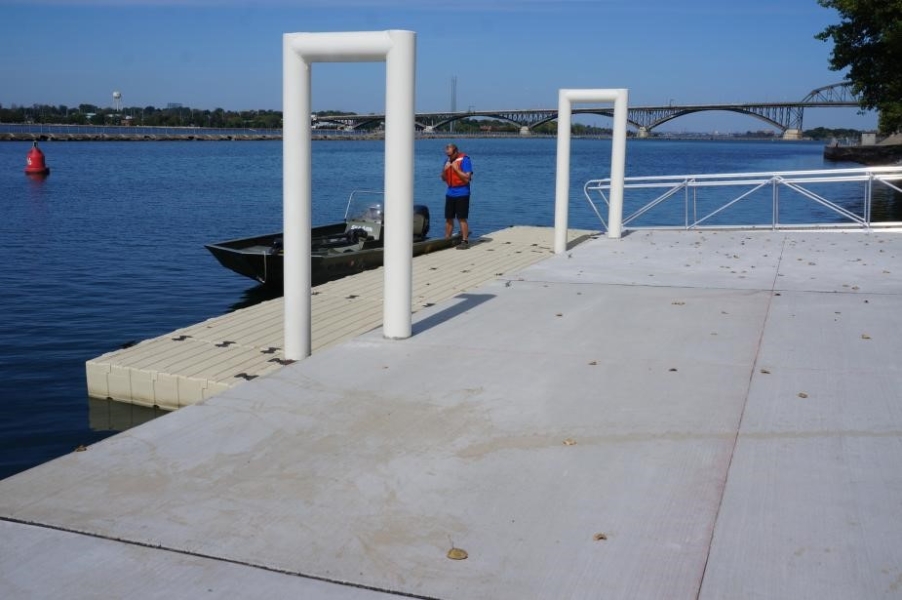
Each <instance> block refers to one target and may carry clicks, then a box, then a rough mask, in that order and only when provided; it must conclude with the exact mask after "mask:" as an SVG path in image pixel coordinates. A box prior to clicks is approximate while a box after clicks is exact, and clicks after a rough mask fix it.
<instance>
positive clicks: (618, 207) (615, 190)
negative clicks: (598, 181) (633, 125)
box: [608, 90, 629, 238]
mask: <svg viewBox="0 0 902 600" xmlns="http://www.w3.org/2000/svg"><path fill="white" fill-rule="evenodd" d="M627 98H628V92H627V90H617V97H616V98H614V139H613V140H611V198H610V201H611V205H610V206H609V207H608V237H609V238H619V237H620V236H621V235H622V234H623V177H624V171H625V170H626V116H627V112H628V111H629V106H628V102H627Z"/></svg>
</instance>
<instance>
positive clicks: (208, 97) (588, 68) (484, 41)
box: [0, 0, 876, 131]
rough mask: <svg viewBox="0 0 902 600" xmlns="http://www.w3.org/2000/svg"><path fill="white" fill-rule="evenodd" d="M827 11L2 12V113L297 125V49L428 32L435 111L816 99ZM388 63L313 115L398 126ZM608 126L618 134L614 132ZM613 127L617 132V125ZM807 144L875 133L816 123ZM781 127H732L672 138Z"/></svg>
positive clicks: (709, 126) (429, 103) (349, 76)
mask: <svg viewBox="0 0 902 600" xmlns="http://www.w3.org/2000/svg"><path fill="white" fill-rule="evenodd" d="M838 21H839V17H838V15H837V14H836V13H835V12H834V11H832V10H828V9H825V8H823V7H821V6H820V5H818V4H817V2H816V0H544V1H539V0H456V1H453V2H447V1H446V2H438V1H436V0H295V1H290V0H256V1H253V2H250V1H243V0H242V1H239V0H105V1H104V0H95V1H82V0H0V104H3V105H4V106H8V105H10V104H18V105H32V104H36V103H37V104H53V105H59V104H65V105H69V106H77V105H78V104H81V103H89V104H96V105H100V106H113V100H112V92H113V91H114V90H119V91H121V93H122V103H123V105H124V106H142V107H143V106H157V107H164V106H166V104H167V103H170V102H178V103H181V104H183V105H185V106H190V107H193V108H202V109H203V108H209V109H213V108H225V109H228V110H241V109H273V110H281V109H282V106H281V104H282V64H281V61H282V54H281V53H282V34H284V33H291V32H303V31H310V32H318V31H374V30H384V29H409V30H412V31H415V32H416V33H417V82H416V106H417V110H418V111H423V112H426V111H438V110H447V109H449V108H450V107H451V101H452V100H451V99H452V78H455V77H456V80H457V84H456V91H457V93H456V102H457V108H458V109H459V110H466V109H468V108H470V107H473V108H474V109H477V110H488V109H513V108H545V107H554V106H556V105H557V92H558V90H559V89H561V88H628V89H629V91H630V104H631V105H634V106H648V105H662V104H667V103H669V102H670V101H673V102H674V103H675V104H690V103H697V104H716V103H732V102H779V101H793V100H801V99H802V98H804V97H805V96H806V95H807V94H808V92H810V91H811V90H813V89H815V88H818V87H821V86H824V85H828V84H832V83H837V82H839V81H841V80H842V79H843V74H842V73H837V72H833V71H831V70H830V69H829V67H828V60H829V56H830V51H831V49H832V45H831V44H830V43H828V42H821V41H818V40H816V39H814V35H815V34H817V33H818V32H820V31H821V30H822V29H823V28H824V27H825V26H827V25H830V24H833V23H836V22H838ZM384 79H385V69H384V65H382V64H380V63H365V64H343V63H317V64H314V65H313V108H314V110H332V109H336V110H345V111H353V112H358V113H366V112H382V111H383V110H384V95H385V91H384V85H385V84H384ZM603 122H604V121H603ZM606 122H607V124H608V125H609V124H610V121H609V120H607V121H606ZM804 126H805V128H806V129H809V128H813V127H818V126H824V127H854V128H858V129H867V128H873V127H875V126H876V116H875V115H874V114H867V115H864V116H860V115H857V114H856V111H855V110H854V109H826V108H825V109H808V110H806V111H805V121H804ZM759 129H767V126H766V125H765V124H764V123H762V122H761V121H758V120H756V119H753V118H750V117H743V116H739V115H734V114H732V113H726V112H714V113H701V114H698V115H693V116H689V117H683V118H680V119H676V120H674V121H672V122H671V123H669V124H668V126H667V127H664V128H662V131H663V130H671V131H681V130H686V131H713V130H720V131H746V130H759Z"/></svg>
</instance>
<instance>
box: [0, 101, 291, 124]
mask: <svg viewBox="0 0 902 600" xmlns="http://www.w3.org/2000/svg"><path fill="white" fill-rule="evenodd" d="M0 122H3V123H46V124H54V125H143V126H149V127H217V128H229V129H233V128H253V129H281V127H282V112H281V111H275V110H242V111H229V110H225V109H222V108H217V109H214V110H200V109H196V108H188V107H186V106H181V105H176V104H173V105H169V106H167V107H166V108H157V107H155V106H144V107H140V106H131V107H122V108H121V109H119V110H116V109H115V108H110V107H100V106H95V105H93V104H79V105H78V106H77V107H70V106H66V105H65V104H60V105H58V106H53V105H49V104H33V105H31V106H16V105H15V104H11V105H10V106H8V107H7V106H4V105H2V104H0Z"/></svg>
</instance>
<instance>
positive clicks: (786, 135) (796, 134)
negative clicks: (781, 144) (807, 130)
mask: <svg viewBox="0 0 902 600" xmlns="http://www.w3.org/2000/svg"><path fill="white" fill-rule="evenodd" d="M783 139H784V140H800V139H802V130H801V129H787V130H786V131H784V132H783Z"/></svg>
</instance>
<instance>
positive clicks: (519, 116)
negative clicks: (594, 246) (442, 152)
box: [313, 82, 861, 138]
mask: <svg viewBox="0 0 902 600" xmlns="http://www.w3.org/2000/svg"><path fill="white" fill-rule="evenodd" d="M860 106H861V104H860V101H859V98H858V97H857V96H855V95H854V94H853V93H852V87H851V83H849V82H842V83H834V84H831V85H826V86H824V87H820V88H817V89H816V90H812V91H811V92H809V93H808V95H806V96H805V97H804V98H803V99H802V100H800V101H798V102H750V103H746V104H695V105H675V104H672V103H671V104H668V105H666V106H634V107H630V108H629V109H628V112H627V122H628V123H629V124H630V125H632V126H633V127H635V128H636V130H637V135H638V136H639V137H647V136H648V135H649V134H650V133H651V131H652V130H653V129H655V128H656V127H659V126H660V125H662V124H664V123H667V122H668V121H672V120H674V119H677V118H679V117H682V116H685V115H690V114H693V113H699V112H707V111H728V112H734V113H739V114H743V115H748V116H750V117H753V118H755V119H759V120H761V121H763V122H765V123H767V124H768V125H772V126H773V127H776V128H777V129H779V130H780V131H781V132H782V134H783V137H785V138H794V137H799V136H801V132H802V121H803V117H804V111H805V109H806V108H823V107H832V108H842V107H850V108H851V107H855V108H860ZM572 113H573V114H594V115H599V116H605V117H612V118H613V116H614V109H613V108H610V107H588V108H576V107H574V108H573V109H572ZM557 116H558V111H557V108H545V109H512V110H467V111H462V112H450V111H449V112H431V113H417V114H416V115H415V119H416V127H417V129H419V130H421V131H425V132H433V131H436V130H438V129H441V128H442V127H446V126H451V124H452V123H454V122H455V121H459V120H462V119H472V118H474V117H487V118H494V119H500V120H503V121H508V122H510V123H513V124H514V125H517V126H519V127H520V132H521V133H523V134H528V133H530V132H532V131H533V130H535V128H536V127H539V126H540V125H543V124H544V123H548V122H551V121H554V120H555V119H557ZM313 121H314V124H316V123H329V124H332V125H334V126H339V127H343V128H345V129H349V130H357V129H366V128H368V127H372V126H374V125H378V124H380V123H382V122H384V121H385V115H377V114H371V115H319V116H316V117H314V118H313Z"/></svg>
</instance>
